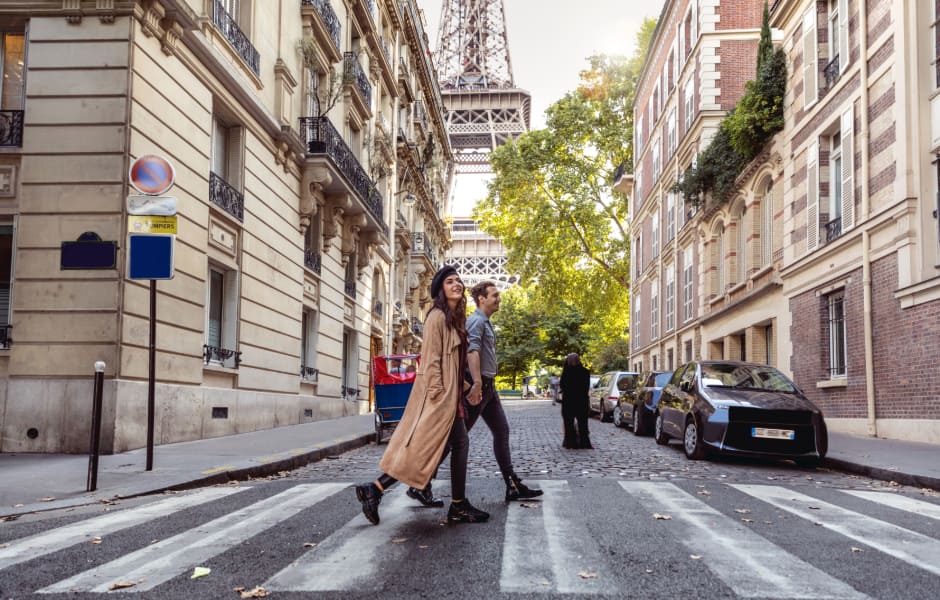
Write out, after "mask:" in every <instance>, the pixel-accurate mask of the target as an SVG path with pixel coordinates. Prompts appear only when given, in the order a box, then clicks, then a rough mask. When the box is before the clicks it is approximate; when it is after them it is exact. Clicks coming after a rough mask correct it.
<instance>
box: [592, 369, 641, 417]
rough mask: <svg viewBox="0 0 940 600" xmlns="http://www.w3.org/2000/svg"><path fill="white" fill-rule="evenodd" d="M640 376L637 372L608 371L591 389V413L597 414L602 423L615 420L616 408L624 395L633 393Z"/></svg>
mask: <svg viewBox="0 0 940 600" xmlns="http://www.w3.org/2000/svg"><path fill="white" fill-rule="evenodd" d="M639 376H640V374H639V373H637V372H635V371H608V372H606V373H604V374H603V375H601V378H600V381H598V382H597V384H596V385H595V386H594V387H592V388H591V412H596V413H597V414H598V415H599V416H600V419H601V421H611V420H613V418H614V407H615V406H617V400H619V399H620V395H621V394H623V393H627V394H629V393H632V392H633V388H634V387H636V382H637V379H638V378H639Z"/></svg>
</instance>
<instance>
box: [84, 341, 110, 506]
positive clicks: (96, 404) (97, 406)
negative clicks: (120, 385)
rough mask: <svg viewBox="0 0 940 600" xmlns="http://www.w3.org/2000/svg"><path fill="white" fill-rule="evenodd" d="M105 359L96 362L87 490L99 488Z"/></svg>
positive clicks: (91, 490)
mask: <svg viewBox="0 0 940 600" xmlns="http://www.w3.org/2000/svg"><path fill="white" fill-rule="evenodd" d="M104 367H105V364H104V362H103V361H100V360H99V361H97V362H95V391H94V398H93V399H92V410H91V440H90V442H89V444H88V481H87V483H86V485H85V491H86V492H93V491H95V490H96V489H97V488H98V453H99V451H100V450H101V395H102V388H103V387H104Z"/></svg>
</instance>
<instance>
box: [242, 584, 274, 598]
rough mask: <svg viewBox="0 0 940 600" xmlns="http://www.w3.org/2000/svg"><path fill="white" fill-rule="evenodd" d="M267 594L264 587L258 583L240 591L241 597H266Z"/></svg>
mask: <svg viewBox="0 0 940 600" xmlns="http://www.w3.org/2000/svg"><path fill="white" fill-rule="evenodd" d="M267 595H268V590H266V589H264V588H263V587H261V586H260V585H259V586H258V587H255V588H253V589H250V590H247V591H244V590H243V591H242V593H241V597H242V598H266V597H267Z"/></svg>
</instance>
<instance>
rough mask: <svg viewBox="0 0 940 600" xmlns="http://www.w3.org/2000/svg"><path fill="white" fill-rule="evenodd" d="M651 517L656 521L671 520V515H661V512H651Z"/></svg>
mask: <svg viewBox="0 0 940 600" xmlns="http://www.w3.org/2000/svg"><path fill="white" fill-rule="evenodd" d="M653 518H654V519H656V520H657V521H670V520H672V517H670V516H669V515H661V514H659V513H653Z"/></svg>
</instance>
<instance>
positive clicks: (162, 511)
mask: <svg viewBox="0 0 940 600" xmlns="http://www.w3.org/2000/svg"><path fill="white" fill-rule="evenodd" d="M247 489H251V488H250V486H246V487H213V488H206V489H203V490H199V491H198V492H192V493H185V494H179V495H177V496H172V497H168V498H164V499H162V500H158V501H156V502H151V503H149V504H144V505H141V506H137V507H135V508H128V509H126V510H115V511H114V512H111V513H108V514H106V515H101V516H97V517H92V518H90V519H86V520H84V521H78V522H76V523H72V524H71V525H64V526H62V527H57V528H56V529H51V530H49V531H44V532H42V533H37V534H36V535H31V536H29V537H25V538H21V539H18V540H13V541H12V542H8V545H6V546H5V547H3V548H0V569H5V568H7V567H11V566H13V565H15V564H18V563H21V562H25V561H27V560H32V559H34V558H36V557H37V556H43V555H46V554H50V553H52V552H58V551H59V550H62V549H63V548H68V547H69V546H74V545H76V544H81V543H83V542H88V541H90V540H92V539H93V538H95V537H96V536H97V537H104V536H106V535H108V534H111V533H115V532H117V531H121V530H122V529H127V528H129V527H134V526H136V525H140V524H141V523H145V522H147V521H150V520H153V519H157V518H159V517H164V516H166V515H168V514H170V513H173V512H177V511H180V510H183V509H186V508H190V507H192V506H197V505H199V504H205V503H206V502H213V501H215V500H218V499H219V498H224V497H225V496H228V495H231V494H234V493H237V492H244V491H245V490H247Z"/></svg>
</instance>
